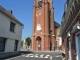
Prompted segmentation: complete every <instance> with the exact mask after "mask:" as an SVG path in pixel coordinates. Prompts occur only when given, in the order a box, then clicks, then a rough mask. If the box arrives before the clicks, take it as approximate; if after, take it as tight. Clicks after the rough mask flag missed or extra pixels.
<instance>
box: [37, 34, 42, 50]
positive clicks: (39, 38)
mask: <svg viewBox="0 0 80 60" xmlns="http://www.w3.org/2000/svg"><path fill="white" fill-rule="evenodd" d="M36 40H37V41H38V51H41V37H39V36H38V37H37V39H36Z"/></svg>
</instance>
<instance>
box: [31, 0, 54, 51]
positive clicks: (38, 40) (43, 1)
mask: <svg viewBox="0 0 80 60" xmlns="http://www.w3.org/2000/svg"><path fill="white" fill-rule="evenodd" d="M52 4H53V3H52V0H34V7H33V13H34V14H33V28H32V50H37V51H50V50H53V49H54V47H55V33H54V32H55V29H54V9H53V6H52Z"/></svg>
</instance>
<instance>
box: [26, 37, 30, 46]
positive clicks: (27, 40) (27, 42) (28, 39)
mask: <svg viewBox="0 0 80 60" xmlns="http://www.w3.org/2000/svg"><path fill="white" fill-rule="evenodd" d="M26 44H27V46H30V44H31V38H30V37H28V38H26Z"/></svg>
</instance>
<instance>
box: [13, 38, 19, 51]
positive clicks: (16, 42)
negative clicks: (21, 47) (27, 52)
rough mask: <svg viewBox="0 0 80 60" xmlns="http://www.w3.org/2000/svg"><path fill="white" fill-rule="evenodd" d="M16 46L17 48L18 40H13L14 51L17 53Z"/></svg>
mask: <svg viewBox="0 0 80 60" xmlns="http://www.w3.org/2000/svg"><path fill="white" fill-rule="evenodd" d="M17 46H18V40H15V44H14V51H17Z"/></svg>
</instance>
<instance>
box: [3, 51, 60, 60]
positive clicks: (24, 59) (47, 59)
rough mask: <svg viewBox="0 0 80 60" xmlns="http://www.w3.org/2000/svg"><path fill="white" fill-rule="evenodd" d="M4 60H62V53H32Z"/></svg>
mask: <svg viewBox="0 0 80 60" xmlns="http://www.w3.org/2000/svg"><path fill="white" fill-rule="evenodd" d="M3 60H61V52H32V53H26V54H25V53H22V54H21V55H19V56H16V57H11V58H7V59H3Z"/></svg>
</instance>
